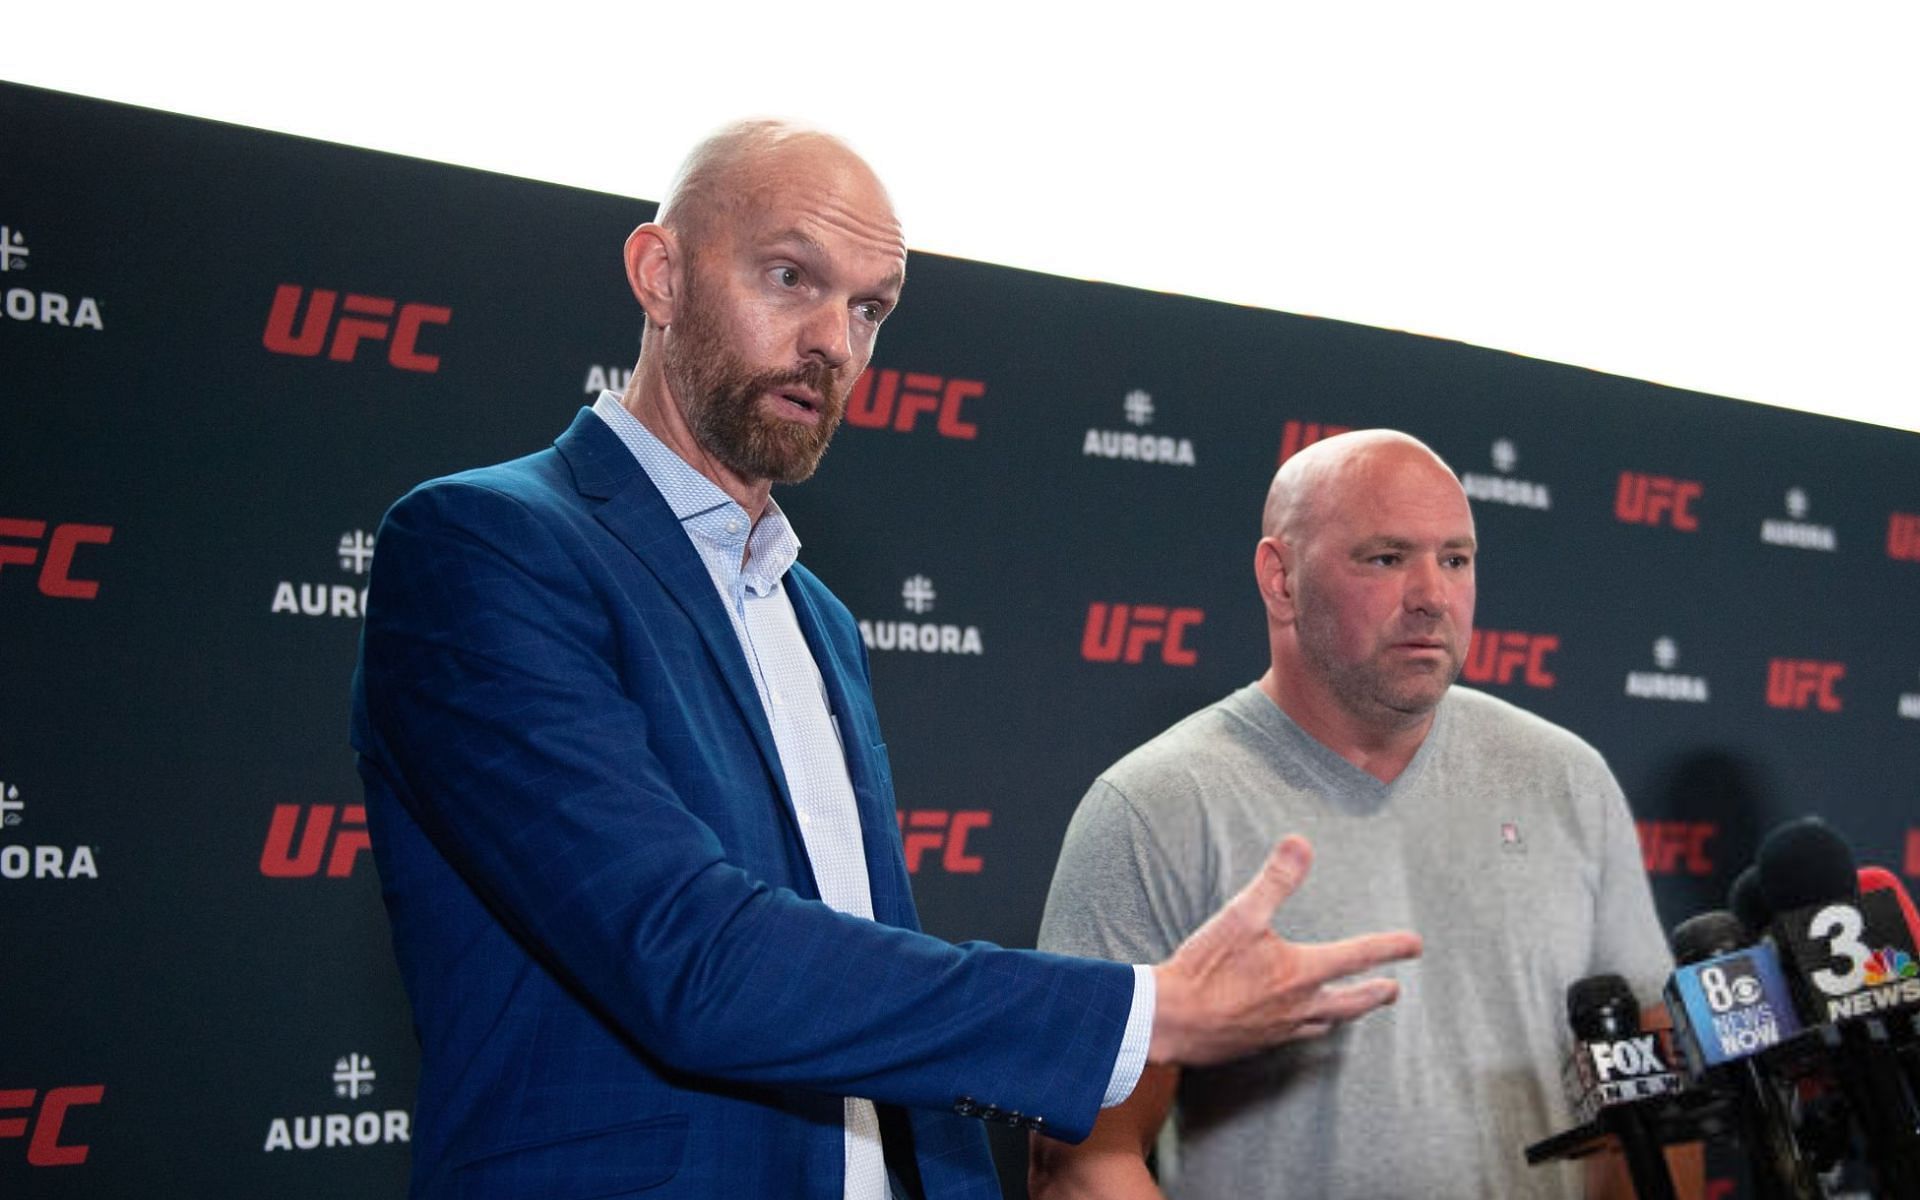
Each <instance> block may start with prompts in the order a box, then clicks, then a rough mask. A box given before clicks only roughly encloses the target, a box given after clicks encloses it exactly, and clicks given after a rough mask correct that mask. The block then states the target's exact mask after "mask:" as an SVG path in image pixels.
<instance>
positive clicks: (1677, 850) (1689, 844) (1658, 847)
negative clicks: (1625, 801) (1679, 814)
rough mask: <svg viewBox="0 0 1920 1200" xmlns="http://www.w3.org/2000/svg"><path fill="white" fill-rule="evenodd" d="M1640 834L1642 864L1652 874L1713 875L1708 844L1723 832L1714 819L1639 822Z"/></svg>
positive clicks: (1636, 823)
mask: <svg viewBox="0 0 1920 1200" xmlns="http://www.w3.org/2000/svg"><path fill="white" fill-rule="evenodd" d="M1633 827H1634V832H1635V833H1637V834H1639V836H1640V864H1641V866H1642V867H1644V868H1645V870H1646V872H1647V874H1649V875H1692V876H1696V877H1699V876H1707V875H1711V874H1713V855H1712V853H1711V852H1710V851H1709V850H1708V848H1707V844H1708V843H1709V842H1711V841H1713V839H1714V838H1715V837H1716V836H1718V835H1719V833H1720V826H1718V825H1717V824H1715V823H1714V822H1712V821H1635V822H1634V823H1633Z"/></svg>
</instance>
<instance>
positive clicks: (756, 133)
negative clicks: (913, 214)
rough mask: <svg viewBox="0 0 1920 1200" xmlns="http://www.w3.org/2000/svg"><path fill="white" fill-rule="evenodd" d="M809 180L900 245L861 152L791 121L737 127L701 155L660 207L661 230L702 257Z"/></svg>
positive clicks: (888, 204)
mask: <svg viewBox="0 0 1920 1200" xmlns="http://www.w3.org/2000/svg"><path fill="white" fill-rule="evenodd" d="M799 180H805V181H806V182H807V183H809V184H813V185H815V186H820V185H823V184H824V186H826V187H827V188H829V189H831V190H834V191H840V192H844V193H846V194H848V195H851V196H855V197H857V198H858V199H859V200H860V201H863V202H864V203H863V207H865V208H867V209H868V210H869V211H872V212H873V213H874V214H875V216H876V217H877V219H878V220H879V221H880V222H881V223H883V224H886V225H889V226H890V227H891V229H892V232H893V235H894V236H895V238H898V237H899V223H898V221H897V220H895V218H894V215H893V203H892V201H891V199H890V198H888V196H887V192H886V188H885V187H884V186H882V184H881V183H880V179H879V177H878V176H876V175H875V174H874V173H873V168H871V167H869V166H868V165H867V164H866V161H865V160H864V159H862V158H861V157H860V156H859V155H858V154H856V153H854V151H853V148H852V147H850V146H848V145H847V144H846V143H845V142H843V141H841V140H840V139H839V138H837V137H834V136H833V135H832V134H830V133H823V132H821V131H820V130H817V129H808V128H805V127H804V126H799V125H792V124H788V123H787V122H785V121H775V120H749V121H736V122H734V123H733V124H731V125H727V126H724V127H723V128H721V129H719V130H716V131H715V132H714V133H713V134H711V135H710V136H709V137H708V138H707V139H706V140H705V141H703V142H701V143H700V144H699V145H698V146H695V147H694V148H693V151H692V152H691V153H690V154H688V155H687V157H686V160H685V161H684V162H682V163H681V164H680V170H679V171H678V173H677V174H675V176H674V180H673V183H672V184H671V185H670V186H669V187H668V189H667V197H666V199H665V200H662V201H661V202H660V214H659V216H658V217H657V218H656V220H657V221H658V223H659V224H661V225H663V226H665V227H666V228H667V229H670V230H672V231H673V233H674V235H675V236H676V237H678V238H679V239H680V240H681V242H682V243H683V244H684V245H686V246H688V247H689V248H690V249H697V248H698V247H699V246H700V245H701V244H702V243H703V242H706V241H707V240H708V239H709V238H710V236H711V235H712V233H713V232H714V231H715V230H716V229H721V228H725V227H728V226H731V225H733V224H737V223H738V222H739V221H740V220H741V218H742V217H743V215H744V214H745V213H746V212H748V211H749V210H750V209H751V208H752V207H753V206H754V205H756V204H760V203H764V202H765V201H766V199H767V198H768V197H769V196H770V195H773V194H777V193H778V192H779V191H780V190H782V189H783V188H787V187H791V186H792V185H793V184H794V183H795V182H796V181H799Z"/></svg>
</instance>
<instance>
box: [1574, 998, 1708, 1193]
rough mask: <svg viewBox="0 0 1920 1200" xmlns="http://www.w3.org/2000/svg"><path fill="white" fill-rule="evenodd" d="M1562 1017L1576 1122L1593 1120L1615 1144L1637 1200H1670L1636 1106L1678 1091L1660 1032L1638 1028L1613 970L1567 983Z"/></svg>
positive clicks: (1654, 1144)
mask: <svg viewBox="0 0 1920 1200" xmlns="http://www.w3.org/2000/svg"><path fill="white" fill-rule="evenodd" d="M1567 1021H1568V1023H1569V1024H1571V1025H1572V1026H1573V1036H1574V1037H1575V1038H1576V1039H1577V1042H1576V1044H1575V1045H1574V1050H1573V1058H1572V1061H1571V1062H1570V1063H1569V1068H1570V1076H1571V1077H1570V1079H1569V1082H1570V1083H1571V1084H1573V1085H1575V1109H1576V1111H1577V1112H1578V1113H1579V1115H1580V1118H1581V1120H1583V1121H1593V1120H1595V1119H1596V1118H1597V1120H1598V1122H1599V1124H1600V1125H1601V1126H1602V1127H1603V1128H1604V1129H1605V1130H1606V1131H1607V1132H1608V1133H1611V1134H1612V1135H1613V1136H1614V1138H1615V1139H1616V1140H1617V1141H1618V1142H1619V1144H1620V1149H1621V1150H1622V1151H1624V1152H1625V1154H1626V1157H1627V1171H1628V1173H1629V1174H1630V1175H1631V1176H1632V1178H1633V1190H1634V1194H1635V1195H1636V1196H1638V1197H1640V1200H1673V1198H1674V1191H1673V1177H1672V1176H1671V1175H1669V1174H1668V1173H1667V1163H1666V1159H1665V1158H1664V1157H1663V1156H1662V1155H1661V1153H1660V1144H1659V1142H1658V1140H1657V1139H1656V1137H1655V1135H1654V1131H1653V1129H1652V1127H1651V1125H1650V1123H1649V1121H1648V1119H1647V1115H1646V1113H1645V1112H1643V1111H1642V1106H1641V1105H1640V1104H1639V1103H1637V1102H1638V1101H1641V1100H1646V1099H1650V1098H1652V1097H1657V1096H1664V1095H1667V1094H1669V1093H1672V1092H1678V1091H1679V1090H1680V1087H1681V1083H1680V1076H1679V1075H1678V1074H1677V1073H1676V1072H1675V1071H1674V1069H1673V1061H1674V1060H1673V1050H1672V1046H1671V1043H1670V1042H1669V1041H1668V1039H1667V1038H1666V1037H1665V1036H1664V1032H1665V1031H1663V1030H1655V1031H1653V1032H1649V1033H1642V1032H1641V1030H1640V1004H1639V1002H1638V1001H1636V1000H1635V999H1634V998H1633V989H1631V988H1629V987H1628V986H1627V981H1626V980H1625V979H1622V978H1621V977H1620V976H1618V975H1594V976H1590V977H1588V978H1586V979H1580V980H1576V981H1574V982H1573V983H1572V984H1570V985H1569V986H1568V988H1567Z"/></svg>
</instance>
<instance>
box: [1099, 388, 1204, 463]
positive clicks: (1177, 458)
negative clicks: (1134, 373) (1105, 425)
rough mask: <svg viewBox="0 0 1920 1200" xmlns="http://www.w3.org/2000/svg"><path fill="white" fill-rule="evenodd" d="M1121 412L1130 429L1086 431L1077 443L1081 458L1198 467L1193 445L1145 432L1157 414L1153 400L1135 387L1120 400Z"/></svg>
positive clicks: (1180, 438)
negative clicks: (1089, 457) (1084, 436)
mask: <svg viewBox="0 0 1920 1200" xmlns="http://www.w3.org/2000/svg"><path fill="white" fill-rule="evenodd" d="M1120 411H1121V413H1122V414H1123V415H1124V416H1125V417H1126V419H1127V424H1129V425H1131V426H1133V428H1132V429H1089V430H1087V436H1086V438H1085V440H1083V441H1082V442H1081V443H1080V453H1081V455H1082V456H1083V457H1087V456H1091V457H1093V458H1117V459H1124V460H1126V461H1127V462H1145V463H1160V464H1162V465H1165V466H1174V467H1191V466H1196V465H1198V460H1197V459H1196V458H1195V457H1194V453H1193V442H1192V440H1190V439H1188V438H1183V437H1169V436H1168V435H1166V434H1156V433H1148V432H1146V427H1147V426H1149V425H1151V424H1153V418H1154V415H1155V414H1156V412H1157V411H1158V410H1157V409H1156V408H1155V407H1154V403H1153V397H1152V396H1151V395H1150V394H1148V393H1147V392H1144V391H1142V390H1140V389H1139V388H1135V389H1133V390H1132V391H1130V392H1128V393H1127V394H1126V396H1125V398H1123V399H1122V400H1121V401H1120Z"/></svg>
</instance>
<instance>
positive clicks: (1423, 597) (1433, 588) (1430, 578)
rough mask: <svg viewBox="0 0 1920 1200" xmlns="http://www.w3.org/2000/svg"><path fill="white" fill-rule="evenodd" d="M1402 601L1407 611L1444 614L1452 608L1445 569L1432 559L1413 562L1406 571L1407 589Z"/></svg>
mask: <svg viewBox="0 0 1920 1200" xmlns="http://www.w3.org/2000/svg"><path fill="white" fill-rule="evenodd" d="M1402 603H1404V604H1405V606H1406V608H1407V611H1409V612H1416V613H1423V614H1425V615H1426V616H1430V617H1444V616H1446V615H1447V613H1448V612H1449V611H1451V610H1452V608H1453V596H1452V592H1451V581H1450V580H1449V579H1448V577H1447V573H1446V571H1445V569H1444V568H1442V567H1441V565H1440V564H1439V563H1437V562H1434V561H1433V560H1432V559H1422V560H1420V561H1419V562H1417V563H1415V564H1414V565H1413V567H1412V568H1411V569H1410V570H1409V571H1408V572H1407V590H1406V594H1405V596H1404V597H1402Z"/></svg>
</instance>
